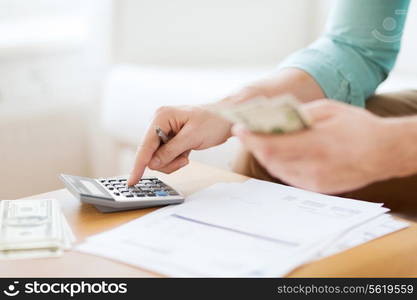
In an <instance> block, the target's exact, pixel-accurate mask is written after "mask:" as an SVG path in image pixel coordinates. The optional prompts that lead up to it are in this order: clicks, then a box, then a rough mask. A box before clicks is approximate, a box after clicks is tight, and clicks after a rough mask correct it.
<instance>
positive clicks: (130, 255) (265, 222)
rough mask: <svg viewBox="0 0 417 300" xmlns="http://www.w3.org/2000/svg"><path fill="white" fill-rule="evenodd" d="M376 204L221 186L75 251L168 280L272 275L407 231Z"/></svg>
mask: <svg viewBox="0 0 417 300" xmlns="http://www.w3.org/2000/svg"><path fill="white" fill-rule="evenodd" d="M387 211H388V209H386V208H383V207H382V204H380V203H371V202H365V201H358V200H351V199H344V198H340V197H333V196H326V195H322V194H317V193H313V192H308V191H304V190H300V189H296V188H292V187H288V186H285V185H279V184H273V183H269V182H265V181H259V180H254V179H251V180H248V181H247V182H245V183H220V184H216V185H213V186H211V187H209V188H207V189H205V190H202V191H200V192H197V193H195V194H193V195H191V196H190V197H188V198H187V200H186V201H185V202H184V203H183V204H181V205H174V206H168V207H165V208H162V209H159V210H157V211H155V212H153V213H151V214H148V215H146V216H144V217H142V218H139V219H136V220H134V221H131V222H129V223H127V224H125V225H122V226H120V227H118V228H116V229H113V230H111V231H108V232H105V233H102V234H98V235H95V236H93V237H90V238H88V240H87V241H86V242H85V243H84V244H81V245H79V246H78V247H77V249H78V250H79V251H82V252H88V253H92V254H96V255H100V256H104V257H108V258H111V259H115V260H119V261H122V262H125V263H129V264H132V265H136V266H139V267H143V268H145V269H148V270H151V271H155V272H158V273H161V274H165V275H169V276H177V277H178V276H192V277H195V276H197V277H206V276H216V277H228V276H231V277H265V276H267V277H277V276H284V275H285V274H287V273H288V272H290V271H291V270H293V269H294V268H296V267H298V266H300V265H302V264H304V263H306V262H309V261H311V260H314V259H318V258H321V257H324V256H328V255H332V254H334V253H337V252H340V251H343V250H345V249H348V248H351V247H353V246H356V245H359V244H361V243H364V242H366V241H368V240H371V239H374V238H377V237H379V236H382V235H385V234H387V233H390V232H393V231H396V230H399V229H401V228H404V227H406V226H407V224H406V223H404V222H399V221H396V220H394V219H393V218H392V217H391V216H389V215H387V214H386V212H387Z"/></svg>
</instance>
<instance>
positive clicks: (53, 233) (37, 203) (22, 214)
mask: <svg viewBox="0 0 417 300" xmlns="http://www.w3.org/2000/svg"><path fill="white" fill-rule="evenodd" d="M73 242H75V237H74V234H73V233H72V230H71V228H70V226H69V225H68V223H67V221H66V219H65V217H64V215H63V214H62V212H61V209H60V207H59V203H58V202H57V200H55V199H23V200H2V201H0V259H20V258H39V257H51V256H52V257H53V256H60V255H61V254H62V252H63V250H64V249H69V248H70V247H71V245H72V243H73Z"/></svg>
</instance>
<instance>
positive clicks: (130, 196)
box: [125, 195, 133, 198]
mask: <svg viewBox="0 0 417 300" xmlns="http://www.w3.org/2000/svg"><path fill="white" fill-rule="evenodd" d="M125 196H126V197H128V198H132V197H133V195H125Z"/></svg>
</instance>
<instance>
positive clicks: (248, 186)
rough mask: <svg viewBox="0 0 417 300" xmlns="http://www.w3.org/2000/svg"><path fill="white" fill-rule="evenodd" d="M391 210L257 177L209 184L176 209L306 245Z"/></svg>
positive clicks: (195, 218)
mask: <svg viewBox="0 0 417 300" xmlns="http://www.w3.org/2000/svg"><path fill="white" fill-rule="evenodd" d="M194 199H195V200H194ZM387 211H388V209H387V208H382V207H381V205H380V204H375V203H370V202H364V201H357V200H349V199H343V198H339V197H331V196H326V195H322V194H317V193H312V192H307V191H303V190H300V189H295V188H291V187H288V186H285V185H279V184H271V183H269V182H265V181H260V180H254V179H253V180H250V181H248V182H247V183H245V184H241V186H240V187H239V188H237V189H236V188H235V189H230V188H227V186H223V187H220V188H218V187H216V186H213V187H211V188H208V189H206V190H204V191H203V192H200V193H197V194H196V195H193V196H191V197H189V201H188V202H187V203H185V204H184V205H181V206H180V207H177V209H176V210H175V212H174V213H175V214H176V215H177V216H179V217H182V218H184V219H187V220H193V221H196V222H203V223H207V224H212V225H216V226H220V227H222V228H227V229H233V230H237V231H241V232H245V233H247V234H252V235H255V236H259V237H263V238H269V239H274V240H276V241H283V242H288V243H293V244H305V243H311V242H315V241H318V240H319V239H325V238H327V237H329V236H331V235H334V234H336V233H340V232H342V231H345V230H348V229H349V228H351V227H353V226H357V225H358V224H360V223H362V222H365V221H367V220H370V219H372V218H375V217H376V216H378V215H381V214H383V213H385V212H387Z"/></svg>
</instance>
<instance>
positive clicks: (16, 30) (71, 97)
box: [0, 0, 417, 199]
mask: <svg viewBox="0 0 417 300" xmlns="http://www.w3.org/2000/svg"><path fill="white" fill-rule="evenodd" d="M331 5H332V1H331V0H313V1H312V0H293V1H286V0H257V1H254V0H211V1H207V0H176V1H168V0H113V1H112V0H72V1H68V0H37V1H32V0H0V159H1V160H0V199H14V198H17V197H23V196H28V195H31V194H35V193H41V192H46V191H48V190H52V189H57V188H61V187H62V184H61V183H60V182H59V180H58V178H57V176H58V174H60V173H69V174H74V175H81V176H94V177H99V176H113V175H118V174H125V173H128V172H129V171H130V168H131V166H132V161H133V156H134V153H135V148H136V146H137V144H138V143H139V141H140V139H141V137H142V134H143V133H144V130H145V128H146V126H147V124H148V121H149V120H150V119H151V117H152V114H153V111H154V110H155V109H156V108H157V107H159V106H161V105H177V104H199V103H204V102H207V101H213V100H216V99H219V98H221V97H223V96H225V95H227V94H228V93H230V92H231V91H233V90H235V89H237V88H238V87H239V86H241V85H244V84H245V83H247V82H249V81H252V80H254V79H256V78H258V77H259V76H262V75H263V74H266V73H268V72H270V71H272V70H273V69H274V68H275V66H276V65H277V64H278V63H279V62H280V61H281V60H282V59H283V58H285V57H286V56H287V55H288V54H290V53H291V52H293V51H294V50H297V49H299V48H302V47H305V46H307V45H308V44H309V43H310V42H312V41H313V40H314V39H315V38H317V37H318V36H319V35H320V33H321V32H322V31H323V29H324V25H325V21H326V16H327V14H328V12H329V9H330V7H331ZM412 6H415V5H414V2H413V5H412ZM407 22H408V26H407V30H406V32H405V39H404V47H403V49H402V51H401V54H400V58H399V61H398V63H397V65H396V68H395V71H394V72H393V74H392V75H391V76H390V78H389V79H388V80H387V81H386V82H385V83H384V84H383V85H382V86H381V87H380V90H384V91H387V90H396V89H401V88H410V87H417V76H416V75H417V74H416V70H417V61H416V60H415V58H414V56H415V55H414V54H415V53H416V50H417V43H416V41H415V38H416V37H417V34H416V33H417V18H416V12H415V9H414V8H413V7H411V9H410V15H409V16H408V21H407ZM236 147H237V143H236V141H234V140H233V139H231V140H230V141H229V142H228V143H226V144H225V145H222V146H219V147H216V148H213V149H210V150H207V151H199V152H195V153H193V154H192V159H194V160H199V161H202V162H205V163H209V164H212V165H215V166H218V167H222V168H228V166H229V164H230V161H231V159H232V158H233V155H234V153H235V150H236Z"/></svg>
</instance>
